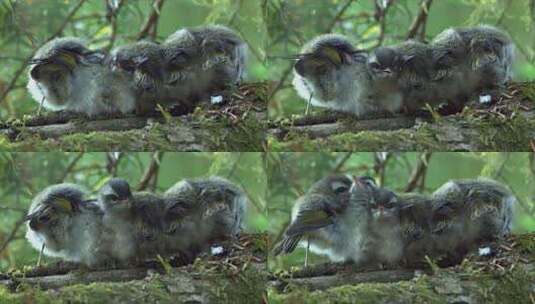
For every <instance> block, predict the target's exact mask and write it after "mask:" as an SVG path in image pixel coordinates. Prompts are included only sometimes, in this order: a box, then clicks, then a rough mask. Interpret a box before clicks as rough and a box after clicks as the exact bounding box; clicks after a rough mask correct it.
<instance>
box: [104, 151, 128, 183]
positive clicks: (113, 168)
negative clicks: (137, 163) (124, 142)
mask: <svg viewBox="0 0 535 304" xmlns="http://www.w3.org/2000/svg"><path fill="white" fill-rule="evenodd" d="M123 155H124V154H123V153H122V152H108V153H106V171H108V174H109V175H111V176H113V177H116V176H117V169H118V168H119V163H120V162H121V159H122V158H123Z"/></svg>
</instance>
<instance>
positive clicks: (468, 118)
mask: <svg viewBox="0 0 535 304" xmlns="http://www.w3.org/2000/svg"><path fill="white" fill-rule="evenodd" d="M431 114H432V115H426V117H421V118H414V117H403V116H401V117H392V118H377V119H366V120H362V119H361V120H358V119H355V118H352V117H349V116H347V115H338V117H336V116H335V115H325V114H320V115H319V116H315V115H314V116H308V117H304V118H296V119H291V120H282V121H277V122H272V123H271V124H270V129H269V130H268V142H269V147H270V150H271V151H275V152H277V151H390V150H392V151H532V150H533V149H534V147H535V83H513V84H511V85H510V86H509V88H508V89H507V91H506V92H504V93H503V95H502V96H501V97H500V100H499V101H497V102H496V103H494V104H493V105H491V106H489V107H485V106H480V105H478V106H469V107H467V108H465V109H464V110H463V111H462V112H461V113H458V114H455V115H448V116H440V115H439V114H438V113H431ZM430 116H431V117H430Z"/></svg>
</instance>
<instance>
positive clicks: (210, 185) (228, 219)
mask: <svg viewBox="0 0 535 304" xmlns="http://www.w3.org/2000/svg"><path fill="white" fill-rule="evenodd" d="M164 199H165V204H166V211H165V223H166V233H167V237H168V238H169V239H170V241H169V242H168V243H169V244H170V246H171V249H170V251H177V252H180V253H182V254H186V255H188V256H190V257H191V256H192V255H195V254H196V253H197V252H198V251H200V250H203V249H205V248H207V247H208V246H209V245H210V244H211V243H213V242H214V241H217V240H224V239H229V238H234V237H236V236H237V235H238V233H239V232H240V231H241V229H242V228H243V218H244V216H245V210H246V207H247V204H248V201H249V199H248V198H247V195H246V194H245V192H244V191H243V190H242V189H240V188H239V187H238V186H236V185H235V184H233V183H232V182H230V181H228V180H226V179H224V178H221V177H216V176H212V177H208V178H201V179H186V180H183V181H180V182H178V183H176V184H175V185H174V186H173V187H171V188H169V189H168V190H167V191H166V192H165V194H164Z"/></svg>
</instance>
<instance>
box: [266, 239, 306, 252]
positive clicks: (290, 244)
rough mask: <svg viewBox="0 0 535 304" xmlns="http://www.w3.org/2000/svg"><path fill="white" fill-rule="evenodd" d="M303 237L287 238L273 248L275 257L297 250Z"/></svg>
mask: <svg viewBox="0 0 535 304" xmlns="http://www.w3.org/2000/svg"><path fill="white" fill-rule="evenodd" d="M300 240H301V236H300V235H299V236H293V237H285V238H283V239H282V240H281V241H280V242H278V243H277V244H276V245H275V247H273V250H272V252H273V255H279V254H286V253H290V252H292V251H294V250H295V247H297V244H299V241H300Z"/></svg>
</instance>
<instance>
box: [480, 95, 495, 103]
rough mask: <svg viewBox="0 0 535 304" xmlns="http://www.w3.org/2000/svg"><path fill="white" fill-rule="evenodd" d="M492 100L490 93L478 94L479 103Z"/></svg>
mask: <svg viewBox="0 0 535 304" xmlns="http://www.w3.org/2000/svg"><path fill="white" fill-rule="evenodd" d="M491 101H492V96H490V95H481V96H479V103H489V102H491Z"/></svg>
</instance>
